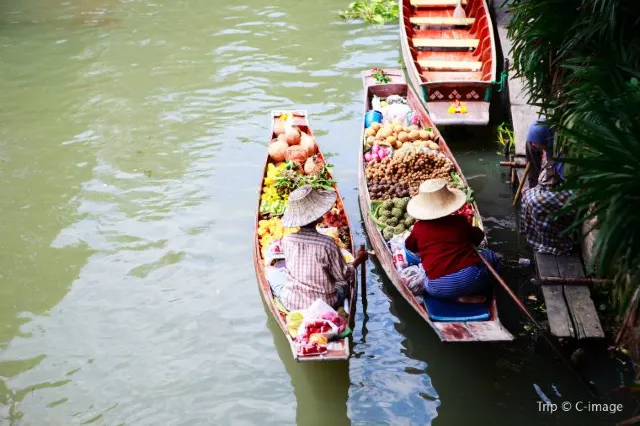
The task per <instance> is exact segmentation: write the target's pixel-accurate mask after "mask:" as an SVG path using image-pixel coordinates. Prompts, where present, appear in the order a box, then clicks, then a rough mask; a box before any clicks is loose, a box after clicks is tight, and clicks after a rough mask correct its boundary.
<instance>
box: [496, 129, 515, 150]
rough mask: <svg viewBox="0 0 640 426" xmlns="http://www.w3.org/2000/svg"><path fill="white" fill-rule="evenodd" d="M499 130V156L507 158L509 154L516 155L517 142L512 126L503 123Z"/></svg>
mask: <svg viewBox="0 0 640 426" xmlns="http://www.w3.org/2000/svg"><path fill="white" fill-rule="evenodd" d="M497 130H498V144H500V151H498V152H497V154H498V155H504V156H505V157H507V156H508V155H509V154H513V153H515V151H516V142H515V136H514V134H513V130H512V129H511V126H510V125H509V124H508V123H502V124H501V125H499V126H498V129H497Z"/></svg>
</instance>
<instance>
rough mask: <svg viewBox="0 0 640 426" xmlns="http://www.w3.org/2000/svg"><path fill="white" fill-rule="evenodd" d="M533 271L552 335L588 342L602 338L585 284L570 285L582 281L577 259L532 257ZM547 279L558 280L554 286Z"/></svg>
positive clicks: (544, 256) (577, 257)
mask: <svg viewBox="0 0 640 426" xmlns="http://www.w3.org/2000/svg"><path fill="white" fill-rule="evenodd" d="M535 261H536V270H537V274H538V276H539V277H540V278H539V279H540V281H541V282H542V294H543V295H544V301H545V304H546V307H547V317H548V319H549V328H550V329H551V333H553V334H554V335H556V336H558V337H571V338H575V339H591V338H602V337H604V331H603V330H602V326H601V325H600V319H599V318H598V313H597V311H596V307H595V305H594V303H593V300H592V299H591V294H590V291H589V286H588V285H587V284H586V283H576V284H574V283H571V284H569V283H570V282H572V281H573V282H576V281H577V279H583V278H585V273H584V267H583V265H582V261H581V260H580V256H579V255H578V254H576V253H573V254H571V255H568V256H555V255H552V254H543V253H536V254H535ZM546 278H556V279H557V278H561V279H559V280H554V282H557V283H554V284H549V283H545V279H546Z"/></svg>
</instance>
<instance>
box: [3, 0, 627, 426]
mask: <svg viewBox="0 0 640 426" xmlns="http://www.w3.org/2000/svg"><path fill="white" fill-rule="evenodd" d="M346 4H347V2H345V1H338V0H332V1H323V2H321V1H311V0H309V1H305V2H304V3H303V2H286V1H274V2H258V1H246V2H227V3H222V2H211V1H203V0H191V1H165V0H158V1H157V2H155V3H152V2H145V1H133V0H129V1H124V0H123V1H117V0H95V1H89V0H85V1H81V0H72V1H67V2H64V1H60V2H45V1H42V0H5V1H4V2H2V3H1V4H0V94H1V103H0V179H1V182H2V183H1V184H0V211H1V214H0V423H1V424H11V425H38V426H39V425H77V424H89V423H92V424H98V425H119V424H127V425H154V426H155V425H196V424H197V425H201V424H202V425H243V424H247V425H258V424H259V425H271V424H272V425H282V424H294V423H296V422H297V423H298V424H300V425H316V424H318V425H326V424H336V425H341V424H349V423H353V424H372V425H373V424H375V425H382V424H388V425H424V424H429V423H430V421H431V420H433V419H435V418H436V417H437V420H436V421H435V423H436V424H442V425H459V424H469V423H470V422H473V423H474V424H493V425H497V424H504V425H511V424H514V423H515V422H521V423H523V424H596V423H599V422H600V421H602V422H604V424H608V423H607V422H609V421H612V420H613V418H614V417H613V416H609V415H586V414H585V413H581V414H576V413H573V414H563V413H560V414H556V415H555V416H551V415H549V414H546V413H540V412H539V411H538V406H537V403H536V401H537V399H538V397H537V395H536V393H535V391H534V389H533V384H534V383H536V384H539V385H540V386H541V387H542V388H543V390H544V391H545V393H546V394H547V395H549V396H551V395H552V391H551V385H552V384H555V385H556V386H557V387H558V389H559V390H560V391H561V392H562V394H563V399H569V398H573V400H575V399H578V398H585V395H584V392H583V391H582V390H581V388H580V387H579V386H580V385H579V384H578V382H577V381H576V380H575V378H574V377H573V376H572V375H571V373H570V372H568V371H567V370H566V368H564V367H563V366H562V365H561V364H560V363H559V362H558V361H556V360H554V358H553V357H552V356H551V354H550V352H549V350H548V349H547V348H546V347H545V345H544V343H539V344H535V342H533V341H531V340H530V339H527V338H523V339H520V340H518V341H516V342H514V343H511V344H498V345H473V346H471V345H461V346H446V345H442V344H440V343H439V342H438V341H437V339H436V337H435V336H434V334H433V333H432V332H431V331H430V329H429V328H428V327H427V326H426V325H425V324H423V323H422V322H421V320H420V318H419V317H418V316H417V315H416V314H415V313H414V312H412V311H411V310H410V308H409V307H408V306H407V305H406V304H405V303H404V302H402V301H401V299H400V298H399V296H398V295H397V294H396V293H395V291H394V290H392V289H391V286H390V285H389V284H388V283H386V282H385V281H384V280H383V279H382V278H381V275H380V271H379V270H378V269H376V266H375V264H374V263H373V262H370V263H369V270H368V274H369V279H368V291H367V307H366V308H367V309H366V312H363V309H362V308H363V307H362V305H361V304H359V306H358V318H357V328H356V330H355V347H354V352H355V355H354V357H353V358H352V360H351V361H350V363H349V365H330V366H325V365H322V366H319V365H313V366H309V365H299V364H295V363H294V362H293V361H292V360H291V357H290V352H289V348H288V346H287V344H286V342H285V341H284V338H283V337H282V336H281V335H280V333H279V332H278V331H277V329H276V326H275V324H274V323H273V321H271V320H270V319H268V316H267V315H266V312H265V308H264V306H263V303H262V301H261V299H260V295H259V292H258V287H257V284H256V280H255V275H254V272H253V268H252V255H251V253H252V236H253V221H254V210H255V207H256V200H257V194H256V189H257V183H258V181H259V177H260V173H261V167H262V164H261V163H262V161H263V158H264V154H265V149H266V145H267V142H268V126H269V121H268V113H269V111H270V110H271V109H277V108H289V107H296V108H301V109H307V110H309V112H310V113H311V123H312V125H313V127H314V130H315V132H316V134H317V135H318V136H319V143H320V145H321V147H322V149H323V151H324V152H325V153H330V154H331V156H332V159H331V161H332V162H333V163H334V164H335V165H336V168H335V176H336V178H337V180H338V181H339V183H340V187H341V191H342V194H343V196H344V198H345V202H346V204H347V207H348V209H349V213H350V216H351V220H352V223H353V224H354V225H356V226H355V228H356V229H355V234H356V236H357V239H358V241H362V240H363V238H364V236H363V231H362V228H361V227H360V226H359V225H358V223H359V222H358V221H359V210H358V205H357V198H356V195H357V192H356V185H357V183H356V164H357V159H356V153H357V145H356V140H357V139H358V136H359V123H360V122H359V119H360V114H361V82H360V80H359V72H360V71H361V70H362V69H366V68H370V67H373V66H383V67H395V66H398V60H399V50H398V36H397V28H396V27H395V26H388V27H382V28H376V27H369V26H364V25H361V24H358V23H343V22H339V21H338V20H337V19H336V13H337V11H338V10H339V9H340V8H341V7H344V6H345V5H346ZM449 141H450V144H451V145H452V146H453V150H454V152H456V154H457V155H458V160H459V162H460V163H461V164H462V166H463V168H464V169H465V172H466V173H467V175H469V176H470V175H474V174H484V175H487V176H488V177H487V178H479V180H477V181H476V182H475V183H474V186H476V190H477V191H478V197H479V204H480V207H481V210H482V213H483V215H484V216H485V223H486V225H487V226H488V227H489V228H490V235H489V236H490V241H491V243H492V245H493V247H494V248H496V249H497V250H500V251H503V252H505V253H506V255H507V257H508V259H510V260H512V261H513V260H514V259H516V260H517V258H518V257H519V255H520V254H521V253H522V251H521V250H520V249H519V248H518V245H517V241H516V238H515V234H514V232H513V231H512V229H513V227H514V216H513V211H512V210H511V208H510V207H509V203H510V196H511V195H510V189H509V186H508V185H506V184H505V183H504V177H502V176H501V175H500V170H498V167H497V166H496V165H495V161H496V159H497V156H496V155H495V154H494V153H493V151H494V149H495V148H494V146H493V143H492V142H491V136H490V135H485V134H482V133H481V132H480V133H478V132H474V133H472V134H470V135H468V136H460V135H457V136H455V137H452V138H450V139H449ZM527 273H528V271H526V270H524V271H523V270H522V269H517V268H515V269H510V270H507V271H506V273H505V276H506V277H507V279H509V280H510V281H511V282H513V283H516V284H515V285H516V286H517V285H519V284H518V283H520V284H521V283H522V282H524V281H526V280H524V278H523V277H525V276H526V275H527ZM519 291H524V290H522V288H520V290H519ZM503 301H504V303H503V304H502V306H503V308H502V311H501V315H502V317H503V319H504V322H505V324H506V325H507V326H508V327H509V328H510V330H511V331H512V332H514V333H515V334H517V333H519V332H522V331H523V330H522V327H521V324H520V320H519V317H518V315H517V312H516V311H515V308H514V306H513V304H510V303H509V302H508V301H507V300H506V299H505V300H503ZM615 384H616V383H615V382H614V383H613V384H610V383H606V382H605V383H604V384H603V386H610V387H613V386H615ZM556 400H558V398H556ZM625 409H626V411H627V412H626V414H631V412H632V411H633V410H634V409H635V407H632V406H631V405H629V406H625ZM623 417H624V416H623ZM616 418H620V416H617V417H616Z"/></svg>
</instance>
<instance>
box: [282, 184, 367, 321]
mask: <svg viewBox="0 0 640 426" xmlns="http://www.w3.org/2000/svg"><path fill="white" fill-rule="evenodd" d="M336 199H337V195H336V193H335V192H334V191H318V190H315V189H313V188H312V187H311V186H309V185H305V186H302V187H300V188H298V189H296V190H295V191H293V192H291V194H289V205H288V207H287V209H286V210H285V212H284V214H283V216H282V226H284V227H285V228H295V227H300V230H299V231H298V232H296V233H293V234H289V235H287V236H285V237H284V238H283V240H282V246H283V251H284V259H285V264H286V268H287V272H286V281H285V282H284V284H283V285H282V286H281V288H278V287H277V286H274V285H272V290H273V292H274V295H275V296H276V297H278V298H279V299H280V302H281V303H282V304H283V305H284V306H285V308H287V309H288V310H290V311H294V310H300V309H305V308H307V307H309V306H310V305H311V304H312V303H313V302H315V301H316V300H317V299H321V300H323V301H324V302H326V303H327V304H328V305H331V306H333V307H334V308H336V309H337V308H338V307H339V306H340V305H341V304H342V303H343V301H344V296H345V292H344V287H343V286H344V285H347V284H348V283H350V282H352V281H353V280H354V279H355V268H356V267H357V266H358V265H360V264H361V263H363V262H365V261H366V260H367V257H368V255H367V251H366V250H359V251H358V253H357V254H356V256H355V258H354V260H353V262H352V263H350V264H349V263H347V262H346V261H345V260H344V258H343V256H342V253H341V252H340V248H339V247H338V246H337V244H336V243H335V241H334V240H333V239H332V238H331V237H329V236H326V235H322V234H320V233H318V232H317V231H316V226H317V225H318V223H320V222H321V221H322V217H323V216H324V214H325V213H327V212H328V211H329V210H331V208H332V207H333V205H334V204H335V202H336Z"/></svg>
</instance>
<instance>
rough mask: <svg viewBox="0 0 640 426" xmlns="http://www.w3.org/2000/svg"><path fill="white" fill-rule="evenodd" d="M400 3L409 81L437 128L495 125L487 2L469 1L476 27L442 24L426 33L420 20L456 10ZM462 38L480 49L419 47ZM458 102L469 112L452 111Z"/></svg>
mask: <svg viewBox="0 0 640 426" xmlns="http://www.w3.org/2000/svg"><path fill="white" fill-rule="evenodd" d="M399 3H400V4H399V6H400V45H401V50H402V58H403V61H404V64H405V67H406V70H407V75H408V77H409V81H410V82H411V84H412V86H413V88H414V89H415V90H416V92H417V93H418V94H419V96H420V99H421V101H422V102H423V103H424V104H425V105H426V108H427V110H428V112H429V114H430V117H431V119H432V121H433V122H434V124H436V125H446V126H455V125H487V124H488V123H489V121H490V113H489V109H490V98H491V94H492V88H493V85H494V84H495V80H496V53H495V38H494V33H493V24H492V22H491V15H490V14H489V8H488V6H487V4H486V2H485V1H484V0H470V1H469V5H468V6H467V10H468V12H467V13H468V15H471V16H473V17H472V18H470V21H471V20H472V21H473V24H470V25H469V26H467V27H465V28H466V29H459V27H456V26H455V25H442V26H436V27H433V26H428V27H426V28H429V29H427V30H421V29H419V28H421V25H420V24H416V23H415V22H421V21H419V19H436V17H435V15H447V14H450V13H452V9H451V10H449V9H447V8H436V9H426V10H423V9H420V7H419V6H416V4H418V3H420V2H414V1H412V0H399ZM427 15H429V16H431V18H429V17H428V16H427ZM443 19H452V18H443ZM414 27H418V28H414ZM434 28H436V29H434ZM427 37H431V38H427ZM458 37H460V38H458ZM465 37H467V38H465ZM460 40H476V41H477V46H476V47H473V48H472V47H470V48H468V49H466V50H465V48H464V47H462V48H460V47H458V46H439V47H438V46H436V47H428V46H427V47H425V46H421V45H420V43H422V44H425V41H427V42H428V41H433V42H437V41H453V42H455V41H460ZM445 44H446V43H445ZM421 49H428V50H426V51H425V50H421ZM434 49H435V50H434ZM472 49H473V50H472ZM421 64H422V65H421ZM465 67H466V68H465ZM455 100H458V101H460V102H462V103H464V104H465V106H466V109H467V111H466V112H464V113H450V112H449V107H450V106H451V103H452V102H453V101H455Z"/></svg>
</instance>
